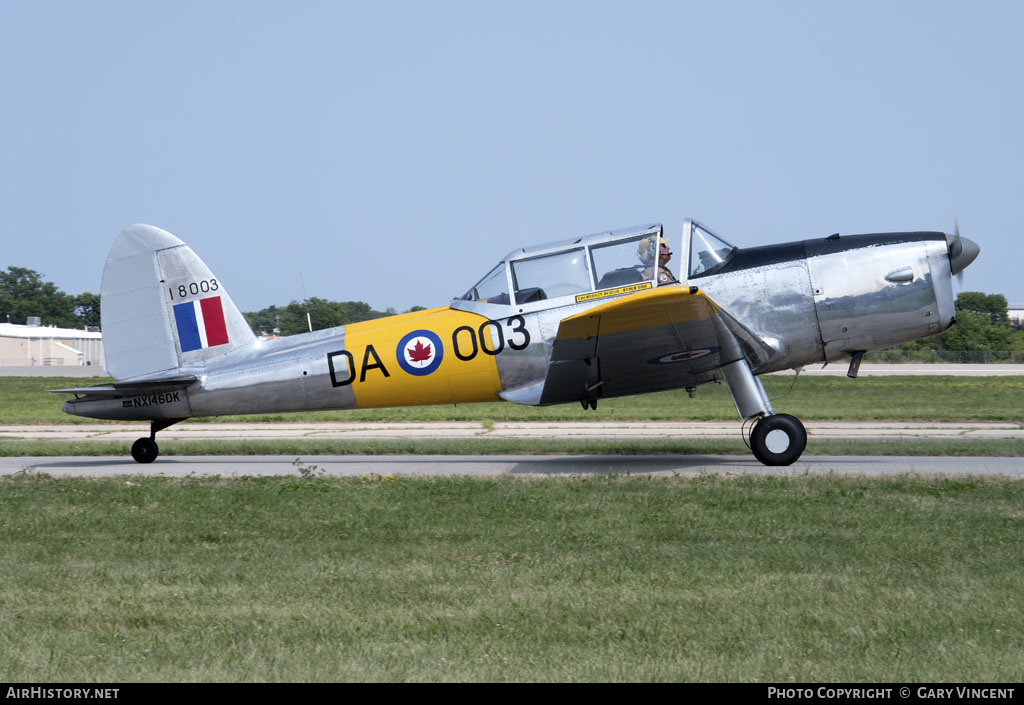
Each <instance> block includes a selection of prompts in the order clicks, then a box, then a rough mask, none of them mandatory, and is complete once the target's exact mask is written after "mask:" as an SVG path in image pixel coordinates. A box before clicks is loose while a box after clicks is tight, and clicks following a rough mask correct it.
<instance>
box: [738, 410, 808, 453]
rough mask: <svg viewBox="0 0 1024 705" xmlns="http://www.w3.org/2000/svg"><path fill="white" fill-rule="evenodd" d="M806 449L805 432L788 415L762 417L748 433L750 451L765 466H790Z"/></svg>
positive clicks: (794, 419) (796, 420) (793, 418)
mask: <svg viewBox="0 0 1024 705" xmlns="http://www.w3.org/2000/svg"><path fill="white" fill-rule="evenodd" d="M806 447H807V431H806V430H805V429H804V425H803V424H802V423H800V419H798V418H796V417H795V416H790V415H789V414H774V415H772V416H764V417H762V418H761V419H760V420H759V421H758V422H757V423H756V424H754V428H753V430H751V432H750V450H752V451H753V452H754V457H755V458H757V459H758V460H760V461H761V462H762V463H764V464H765V465H792V464H793V463H795V462H796V461H797V459H798V458H799V457H800V454H801V453H803V452H804V448H806Z"/></svg>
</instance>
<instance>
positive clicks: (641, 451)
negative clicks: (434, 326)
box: [0, 423, 1024, 457]
mask: <svg viewBox="0 0 1024 705" xmlns="http://www.w3.org/2000/svg"><path fill="white" fill-rule="evenodd" d="M736 428H737V431H736V435H737V438H736V439H735V440H730V439H721V438H707V439H704V438H679V439H675V438H672V439H666V438H654V439H650V440H595V439H558V438H536V439H518V438H452V439H449V438H437V439H405V440H394V439H384V440H378V439H374V440H368V439H367V440H362V439H361V440H344V439H319V440H316V439H294V440H293V439H289V440H216V441H214V440H209V441H177V440H160V439H158V440H159V446H160V455H161V456H172V455H181V456H189V455H499V454H506V453H507V454H515V455H557V454H568V455H579V454H586V455H589V454H608V455H668V454H672V455H737V454H738V455H749V454H750V450H749V449H748V448H747V446H746V445H745V444H744V443H743V441H742V440H740V438H739V424H738V423H737V426H736ZM139 435H140V436H141V435H144V432H143V430H141V429H140V432H139ZM131 444H132V441H36V440H26V441H23V440H0V457H29V456H41V457H45V456H64V455H76V456H106V455H118V456H128V455H129V453H130V451H131ZM806 453H807V454H809V455H942V456H1003V457H1014V456H1024V443H1022V442H1021V441H1018V440H987V439H971V440H964V439H957V440H945V439H941V440H935V439H902V438H901V439H894V440H887V441H877V440H859V439H857V440H838V439H811V440H810V441H809V442H808V446H807V451H806Z"/></svg>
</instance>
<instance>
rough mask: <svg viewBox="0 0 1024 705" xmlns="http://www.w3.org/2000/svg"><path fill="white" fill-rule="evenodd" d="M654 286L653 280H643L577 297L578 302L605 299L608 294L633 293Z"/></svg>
mask: <svg viewBox="0 0 1024 705" xmlns="http://www.w3.org/2000/svg"><path fill="white" fill-rule="evenodd" d="M652 286H653V284H652V283H651V282H643V283H642V284H630V285H629V286H620V287H618V288H616V289H605V290H604V291H592V292H590V293H588V294H580V295H579V296H577V297H576V303H578V304H581V303H583V302H584V301H593V300H594V299H603V298H605V297H608V296H618V295H619V294H632V293H633V292H634V291H643V290H644V289H650V288H651V287H652Z"/></svg>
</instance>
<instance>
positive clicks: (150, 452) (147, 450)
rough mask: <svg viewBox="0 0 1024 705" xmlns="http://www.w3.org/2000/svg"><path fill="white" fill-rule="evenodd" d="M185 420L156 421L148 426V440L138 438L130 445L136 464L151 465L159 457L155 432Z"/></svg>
mask: <svg viewBox="0 0 1024 705" xmlns="http://www.w3.org/2000/svg"><path fill="white" fill-rule="evenodd" d="M184 420H185V419H157V420H155V421H152V422H150V424H149V438H145V437H143V438H140V439H139V440H137V441H135V442H134V443H132V457H133V458H135V462H136V463H152V462H153V461H154V460H156V457H157V456H158V455H160V446H158V445H157V444H156V433H157V431H163V430H164V429H165V428H167V427H168V426H171V425H173V424H176V423H178V422H179V421H184Z"/></svg>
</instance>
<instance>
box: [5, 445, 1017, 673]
mask: <svg viewBox="0 0 1024 705" xmlns="http://www.w3.org/2000/svg"><path fill="white" fill-rule="evenodd" d="M305 470H306V472H305V473H300V472H298V471H297V472H296V475H295V476H294V477H289V478H264V479H256V478H246V479H240V480H220V479H199V478H194V479H184V480H172V479H161V478H143V477H135V478H129V479H125V478H120V479H117V480H81V479H79V480H63V479H61V480H58V479H52V478H48V477H45V476H36V475H34V474H32V472H31V471H29V472H26V473H24V474H23V475H21V476H18V477H10V478H3V479H0V561H2V570H0V673H2V674H3V677H4V680H6V681H8V682H46V681H63V682H125V681H379V680H391V681H771V682H783V683H786V682H792V681H796V682H834V681H840V682H850V681H884V682H894V681H901V682H909V681H923V682H929V681H957V682H1006V681H1019V680H1020V679H1021V678H1022V676H1024V666H1022V664H1024V608H1022V602H1021V598H1020V584H1021V582H1022V580H1024V543H1022V542H1021V541H1020V540H1019V539H1020V536H1021V533H1022V531H1024V511H1022V507H1024V483H1020V482H1016V481H1003V480H995V479H950V478H947V479H937V478H932V479H920V478H911V477H892V478H878V479H865V478H843V477H828V476H826V477H795V478H771V477H740V478H724V477H717V476H709V477H705V478H700V479H686V480H684V479H672V478H641V477H622V476H611V477H588V478H548V479H544V480H528V479H522V478H508V477H505V478H500V479H469V478H448V479H406V478H399V479H393V478H388V477H366V478H361V479H350V480H345V479H325V478H322V477H319V476H318V474H317V472H316V468H315V465H314V466H309V467H307V468H305Z"/></svg>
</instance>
